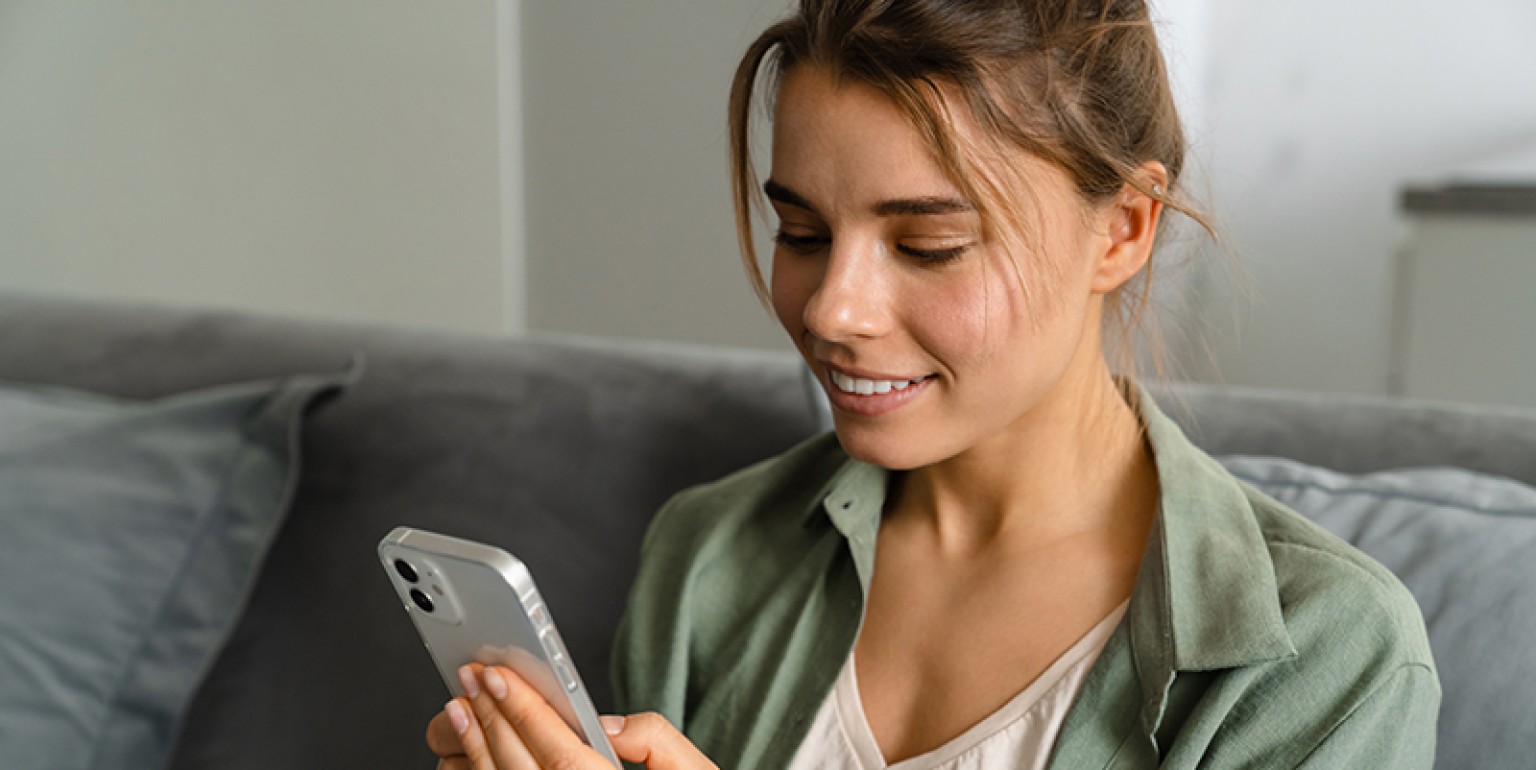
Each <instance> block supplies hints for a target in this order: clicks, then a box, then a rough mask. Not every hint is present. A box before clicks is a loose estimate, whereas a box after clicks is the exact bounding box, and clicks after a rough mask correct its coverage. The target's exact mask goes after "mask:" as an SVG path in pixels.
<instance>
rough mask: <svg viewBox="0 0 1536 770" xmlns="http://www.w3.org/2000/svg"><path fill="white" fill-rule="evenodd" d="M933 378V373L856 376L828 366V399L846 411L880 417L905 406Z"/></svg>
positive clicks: (834, 405)
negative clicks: (897, 376)
mask: <svg viewBox="0 0 1536 770" xmlns="http://www.w3.org/2000/svg"><path fill="white" fill-rule="evenodd" d="M932 382H933V377H932V375H925V376H922V377H915V378H890V377H878V376H865V377H861V376H856V375H854V374H850V373H848V372H843V371H840V370H837V369H833V368H831V367H830V366H828V367H827V368H826V381H825V386H826V391H827V399H828V400H829V401H831V402H832V406H833V407H835V408H837V409H840V410H842V411H844V412H849V413H852V414H856V415H861V416H864V417H877V416H879V415H882V414H886V413H888V412H891V411H893V410H895V409H899V408H901V407H902V406H905V405H906V404H908V403H909V402H911V401H912V399H914V398H916V397H917V395H918V394H919V393H921V392H922V391H924V390H926V389H927V388H928V386H929V384H931V383H932Z"/></svg>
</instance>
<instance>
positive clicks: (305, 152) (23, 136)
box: [0, 0, 521, 331]
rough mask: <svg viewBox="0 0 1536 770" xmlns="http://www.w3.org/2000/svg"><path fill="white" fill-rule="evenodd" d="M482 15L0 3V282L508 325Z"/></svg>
mask: <svg viewBox="0 0 1536 770" xmlns="http://www.w3.org/2000/svg"><path fill="white" fill-rule="evenodd" d="M496 11H497V8H496V6H495V4H494V3H492V2H489V1H486V2H430V3H428V2H418V1H417V0H326V1H325V2H318V3H316V2H303V1H300V0H262V1H261V2H239V3H234V2H218V3H202V2H170V1H169V0H167V1H165V2H147V1H146V2H127V3H124V2H111V1H109V0H78V1H76V0H71V2H56V1H55V0H7V2H4V3H0V116H3V117H0V286H3V287H5V288H13V289H25V290H36V291H46V292H69V293H75V294H86V295H96V296H109V297H119V298H131V299H146V300H154V301H170V302H177V303H190V304H196V305H210V306H220V307H235V308H247V309H259V310H264V311H269V312H280V313H291V314H299V315H309V316H323V317H330V318H345V319H355V320H366V321H386V322H390V323H406V324H418V325H426V326H433V327H440V328H451V329H469V330H482V331H500V330H502V329H505V328H508V327H509V326H515V325H517V324H518V323H520V322H521V319H520V318H510V319H509V317H508V315H509V313H508V308H507V304H508V301H507V294H508V293H507V292H506V291H505V281H504V276H503V269H504V268H503V265H504V263H505V262H507V261H508V260H509V252H515V251H516V248H517V247H518V246H519V245H520V244H518V243H503V236H502V217H501V213H500V210H499V209H500V208H501V206H500V202H501V197H502V196H503V195H504V194H505V193H504V191H503V189H502V184H501V181H500V175H501V173H502V169H501V165H500V160H501V159H500V157H499V141H500V137H499V136H498V71H499V67H498V62H497V38H496V34H497V12H496ZM510 256H511V257H517V256H519V255H517V254H515V253H512V254H510ZM518 312H520V310H519V311H518Z"/></svg>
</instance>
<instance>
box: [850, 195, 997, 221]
mask: <svg viewBox="0 0 1536 770" xmlns="http://www.w3.org/2000/svg"><path fill="white" fill-rule="evenodd" d="M975 210H976V204H974V203H971V202H970V201H968V200H965V199H964V198H941V197H928V198H896V199H894V200H888V201H880V202H879V203H876V204H875V214H876V215H878V216H882V217H889V216H900V215H909V214H919V215H920V214H960V213H966V212H971V211H975Z"/></svg>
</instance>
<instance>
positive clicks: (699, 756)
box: [603, 712, 715, 770]
mask: <svg viewBox="0 0 1536 770" xmlns="http://www.w3.org/2000/svg"><path fill="white" fill-rule="evenodd" d="M603 728H604V729H605V730H606V731H607V732H608V741H609V742H610V743H612V744H613V751H614V753H616V754H618V755H619V759H622V760H624V761H625V762H640V763H644V764H645V767H646V770H694V769H695V768H714V767H715V763H713V762H711V761H709V757H706V756H704V752H702V751H699V749H698V747H697V746H694V745H693V742H692V741H689V740H688V737H687V736H685V735H683V734H682V733H681V732H679V731H678V729H677V728H675V727H673V726H672V723H671V722H668V721H667V719H666V717H663V716H662V715H660V714H657V713H655V712H647V713H644V714H632V715H630V716H628V717H603Z"/></svg>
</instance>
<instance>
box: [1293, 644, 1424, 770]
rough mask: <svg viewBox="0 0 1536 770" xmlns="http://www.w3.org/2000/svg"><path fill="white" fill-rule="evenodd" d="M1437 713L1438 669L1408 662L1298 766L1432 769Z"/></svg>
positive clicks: (1385, 680) (1382, 683) (1335, 728)
mask: <svg viewBox="0 0 1536 770" xmlns="http://www.w3.org/2000/svg"><path fill="white" fill-rule="evenodd" d="M1439 713H1440V683H1439V680H1438V679H1437V678H1436V677H1435V672H1434V670H1433V669H1431V668H1429V667H1427V666H1424V665H1420V664H1405V665H1403V666H1401V667H1399V668H1398V669H1397V670H1396V671H1394V672H1393V673H1392V674H1391V675H1390V676H1388V677H1387V678H1385V679H1383V680H1382V681H1381V682H1380V684H1378V685H1377V687H1376V688H1375V690H1373V691H1372V692H1371V693H1370V695H1368V696H1367V697H1366V698H1365V699H1364V700H1362V701H1361V702H1360V703H1359V705H1358V706H1357V707H1356V708H1355V709H1354V710H1353V711H1351V712H1350V713H1349V714H1348V715H1347V716H1345V718H1344V719H1343V720H1342V721H1341V722H1339V724H1338V725H1337V726H1335V727H1334V729H1333V730H1332V731H1331V732H1329V733H1328V734H1327V735H1326V736H1325V737H1324V738H1323V740H1322V742H1320V743H1319V744H1318V745H1317V746H1316V747H1315V748H1314V749H1313V750H1312V751H1311V752H1310V753H1309V754H1308V755H1307V756H1306V757H1305V758H1304V759H1303V760H1302V761H1301V763H1300V764H1299V765H1298V767H1301V768H1309V769H1311V768H1316V769H1317V770H1321V768H1336V767H1391V768H1404V769H1405V770H1413V769H1414V768H1426V769H1427V768H1432V767H1433V766H1434V763H1435V726H1436V721H1437V720H1438V718H1439Z"/></svg>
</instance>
